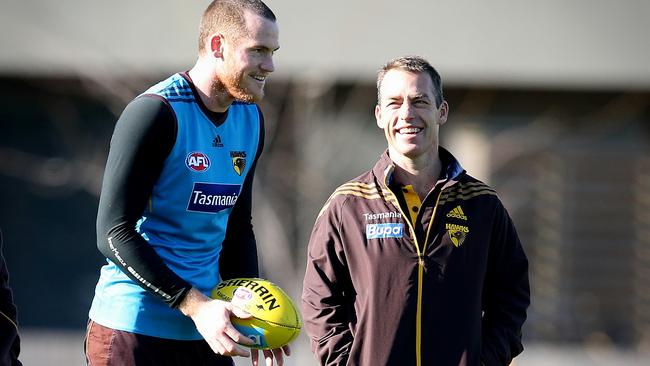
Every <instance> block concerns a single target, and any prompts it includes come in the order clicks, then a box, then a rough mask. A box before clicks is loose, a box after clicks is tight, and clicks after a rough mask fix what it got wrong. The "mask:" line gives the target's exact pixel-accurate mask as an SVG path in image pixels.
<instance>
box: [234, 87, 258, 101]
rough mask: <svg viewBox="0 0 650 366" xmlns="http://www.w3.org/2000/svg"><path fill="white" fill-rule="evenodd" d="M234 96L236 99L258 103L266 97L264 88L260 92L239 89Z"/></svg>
mask: <svg viewBox="0 0 650 366" xmlns="http://www.w3.org/2000/svg"><path fill="white" fill-rule="evenodd" d="M233 96H234V97H235V99H237V100H241V101H243V102H246V103H258V102H260V101H261V100H262V99H263V98H264V90H262V91H260V92H258V93H252V92H250V91H247V90H238V91H237V93H235V94H234V95H233Z"/></svg>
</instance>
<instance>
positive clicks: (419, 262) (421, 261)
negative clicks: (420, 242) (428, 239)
mask: <svg viewBox="0 0 650 366" xmlns="http://www.w3.org/2000/svg"><path fill="white" fill-rule="evenodd" d="M418 264H419V265H420V267H422V268H424V258H422V255H421V254H420V256H419V258H418Z"/></svg>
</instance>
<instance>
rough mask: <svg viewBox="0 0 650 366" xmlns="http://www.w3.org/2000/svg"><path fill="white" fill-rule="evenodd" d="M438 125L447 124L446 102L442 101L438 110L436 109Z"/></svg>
mask: <svg viewBox="0 0 650 366" xmlns="http://www.w3.org/2000/svg"><path fill="white" fill-rule="evenodd" d="M438 113H439V114H438V117H439V118H438V125H440V126H442V125H444V124H445V122H447V117H449V104H447V101H446V100H443V101H442V104H441V105H440V108H438Z"/></svg>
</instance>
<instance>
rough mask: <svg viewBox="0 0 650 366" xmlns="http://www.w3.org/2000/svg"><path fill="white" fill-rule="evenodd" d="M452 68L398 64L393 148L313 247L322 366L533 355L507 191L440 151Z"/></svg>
mask: <svg viewBox="0 0 650 366" xmlns="http://www.w3.org/2000/svg"><path fill="white" fill-rule="evenodd" d="M441 84H442V83H441V80H440V75H439V74H438V73H437V71H436V70H435V69H434V68H433V67H432V66H431V65H430V64H429V63H428V62H427V61H426V60H424V59H422V58H419V57H402V58H398V59H395V60H392V61H390V62H388V63H387V64H386V65H384V67H383V68H382V69H381V70H380V72H379V75H378V78H377V88H378V104H377V106H376V108H375V116H376V118H377V125H378V126H379V127H380V128H382V129H383V130H384V134H385V137H386V140H387V142H388V150H387V151H386V152H385V153H383V154H382V155H381V157H380V158H379V161H378V162H377V163H376V164H375V166H374V167H373V168H372V170H370V171H368V172H366V173H364V174H363V175H361V176H359V177H357V178H355V179H353V180H351V181H349V182H347V183H345V184H343V185H342V186H340V187H339V188H338V189H337V190H336V191H335V192H334V193H333V194H332V195H331V196H330V198H329V199H328V200H327V202H326V203H325V206H324V207H323V209H322V210H321V212H320V214H319V216H318V218H317V220H316V224H315V226H314V229H313V232H312V236H311V239H310V242H309V250H308V258H307V270H306V273H305V279H304V287H303V295H302V311H303V316H304V320H305V329H306V331H307V333H308V334H309V337H310V338H311V344H312V350H313V351H314V353H315V356H316V358H317V360H318V361H319V363H320V364H321V365H361V366H371V365H372V366H378V365H400V366H401V365H415V366H423V365H436V366H438V365H441V366H445V365H454V366H456V365H481V364H484V365H487V366H495V365H508V364H509V363H510V361H511V360H512V358H513V357H515V356H516V355H518V354H519V353H521V351H522V350H523V347H522V345H521V327H522V325H523V323H524V321H525V319H526V309H527V307H528V305H529V303H530V293H529V285H528V261H527V259H526V255H525V254H524V251H523V248H522V246H521V243H520V242H519V239H518V237H517V233H516V231H515V228H514V225H513V223H512V221H511V219H510V217H509V216H508V213H507V212H506V209H505V208H504V207H503V205H502V203H501V201H500V200H499V198H498V197H497V195H496V193H495V191H494V190H493V189H492V188H490V187H488V186H487V185H485V184H484V183H482V182H480V181H478V180H476V179H474V178H472V177H470V176H469V175H468V174H467V173H466V172H465V170H463V168H462V167H461V166H460V164H459V163H458V161H457V160H456V159H455V158H454V157H453V156H452V155H451V153H449V152H448V151H447V150H445V149H444V148H442V147H440V146H439V143H438V132H439V127H440V126H441V125H443V124H444V123H445V122H446V121H447V117H448V112H449V106H448V104H447V102H446V101H445V100H444V98H443V93H442V85H441Z"/></svg>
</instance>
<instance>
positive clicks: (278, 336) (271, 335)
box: [211, 278, 302, 349]
mask: <svg viewBox="0 0 650 366" xmlns="http://www.w3.org/2000/svg"><path fill="white" fill-rule="evenodd" d="M211 296H212V298H213V299H219V300H223V301H230V302H231V303H232V304H233V305H235V306H237V307H239V308H240V309H243V310H245V311H246V312H248V313H249V314H251V315H252V317H251V318H249V319H240V318H237V317H232V318H231V322H232V324H233V326H234V327H235V328H237V330H238V331H239V332H240V333H242V334H243V335H245V336H247V337H248V338H250V339H252V340H253V342H255V344H254V345H253V346H249V347H250V348H255V349H273V348H280V347H282V346H284V345H286V344H288V343H289V342H291V341H293V340H294V339H295V338H296V337H297V336H298V333H300V328H301V327H302V321H301V320H300V313H299V312H298V310H297V308H296V305H295V304H294V303H293V301H292V300H291V298H290V297H289V296H288V295H287V294H286V293H285V292H284V291H283V290H282V289H281V288H280V287H278V286H277V285H276V284H274V283H272V282H270V281H267V280H264V279H261V278H233V279H230V280H225V281H222V282H221V283H219V284H218V285H217V286H216V287H215V288H214V289H213V290H212V294H211Z"/></svg>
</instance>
